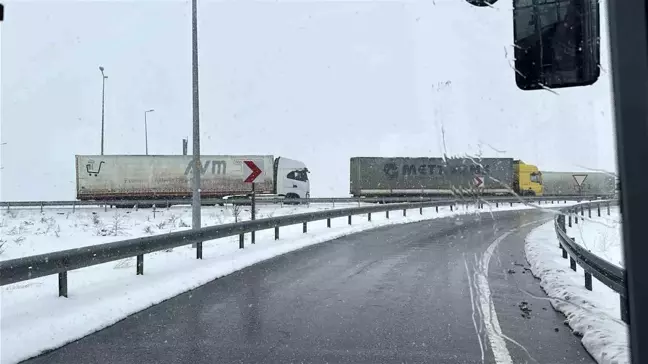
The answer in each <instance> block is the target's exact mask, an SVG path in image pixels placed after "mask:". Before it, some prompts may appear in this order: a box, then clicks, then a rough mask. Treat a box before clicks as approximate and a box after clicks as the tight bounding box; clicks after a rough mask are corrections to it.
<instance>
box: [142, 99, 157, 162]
mask: <svg viewBox="0 0 648 364" xmlns="http://www.w3.org/2000/svg"><path fill="white" fill-rule="evenodd" d="M153 111H155V110H153V109H151V110H146V111H144V141H145V143H146V155H148V126H147V124H146V114H148V113H150V112H153Z"/></svg>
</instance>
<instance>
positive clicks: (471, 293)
mask: <svg viewBox="0 0 648 364" xmlns="http://www.w3.org/2000/svg"><path fill="white" fill-rule="evenodd" d="M464 265H465V266H466V276H467V277H468V287H469V288H470V308H471V309H472V321H473V326H474V327H475V333H476V334H477V341H479V350H481V360H482V363H483V362H484V344H483V343H482V340H481V335H480V334H479V329H478V328H477V321H475V306H477V303H476V302H475V298H474V296H473V284H472V280H471V279H470V270H469V269H468V262H467V261H466V257H464ZM480 317H481V314H480Z"/></svg>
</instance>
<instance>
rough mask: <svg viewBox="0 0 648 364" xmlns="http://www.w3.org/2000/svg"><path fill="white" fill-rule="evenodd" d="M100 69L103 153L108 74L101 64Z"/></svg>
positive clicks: (102, 149) (102, 148)
mask: <svg viewBox="0 0 648 364" xmlns="http://www.w3.org/2000/svg"><path fill="white" fill-rule="evenodd" d="M99 71H101V155H103V154H104V106H105V104H106V78H108V76H106V75H105V74H104V68H103V67H102V66H99Z"/></svg>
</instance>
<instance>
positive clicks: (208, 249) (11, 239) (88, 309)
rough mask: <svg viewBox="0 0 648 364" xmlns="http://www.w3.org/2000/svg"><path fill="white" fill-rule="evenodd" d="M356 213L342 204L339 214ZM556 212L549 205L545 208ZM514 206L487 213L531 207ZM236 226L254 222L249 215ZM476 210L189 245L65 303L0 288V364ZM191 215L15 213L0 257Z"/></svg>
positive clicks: (171, 226) (266, 210) (207, 212)
mask: <svg viewBox="0 0 648 364" xmlns="http://www.w3.org/2000/svg"><path fill="white" fill-rule="evenodd" d="M352 205H353V206H357V204H355V205H354V204H347V205H341V204H336V206H335V207H336V208H339V207H349V206H352ZM332 207H333V206H332V205H328V204H327V205H312V206H311V207H280V206H263V207H260V211H259V214H258V216H259V217H269V216H279V215H285V214H293V213H301V212H306V211H317V210H321V209H327V208H332ZM549 207H551V206H549ZM527 208H530V207H529V206H524V205H521V204H515V205H514V206H513V207H509V206H508V205H506V206H504V207H500V208H497V209H496V208H495V207H494V205H493V206H491V208H489V207H488V206H486V210H482V211H489V210H490V211H508V210H518V209H527ZM243 210H244V211H241V212H240V213H239V219H248V218H249V207H244V208H243ZM477 211H480V210H477V209H475V207H474V206H472V207H468V208H464V207H463V206H461V207H460V208H459V209H458V210H455V211H454V212H451V211H450V209H449V207H442V208H439V212H438V213H436V212H435V209H434V208H427V209H425V210H424V214H423V215H419V211H418V209H416V210H410V211H408V214H407V215H408V216H407V217H403V216H402V213H400V212H398V211H394V212H392V213H391V214H390V217H391V219H389V220H388V219H386V218H385V214H373V216H372V221H371V222H368V221H367V219H366V216H355V217H354V219H353V222H354V223H353V225H352V226H349V225H347V221H346V219H345V218H339V219H334V220H332V222H331V228H330V229H328V228H327V227H326V222H325V221H319V222H314V223H310V224H309V231H308V233H307V234H302V231H301V229H302V227H301V225H294V226H289V227H284V228H281V239H280V240H278V241H275V240H274V232H273V231H272V230H265V231H260V232H257V239H256V240H257V243H256V244H255V245H251V244H250V243H249V236H246V247H245V249H244V250H240V249H238V237H230V238H223V239H218V240H214V241H210V242H207V243H205V244H204V247H203V258H204V259H203V260H196V259H195V251H194V250H193V249H191V247H190V246H185V247H180V248H175V249H173V250H172V251H166V252H158V253H152V254H147V255H145V257H144V275H143V276H136V275H135V258H131V259H125V260H121V261H116V262H110V263H105V264H101V265H97V266H93V267H88V268H83V269H79V270H74V271H71V272H69V273H68V291H69V292H68V293H69V297H68V298H59V297H57V276H55V275H54V276H49V277H43V278H38V279H34V280H30V281H25V282H20V283H16V284H12V285H8V286H4V287H2V290H1V295H0V297H1V302H0V304H1V308H2V322H1V331H2V337H1V338H0V344H1V346H0V353H1V356H0V358H1V362H2V363H15V362H18V361H20V360H24V359H26V358H29V357H32V356H35V355H37V354H39V353H40V352H42V351H44V350H47V349H53V348H56V347H59V346H62V345H64V344H66V343H68V342H70V341H73V340H75V339H78V338H80V337H83V336H85V335H88V334H90V333H92V332H94V331H97V330H99V329H101V328H104V327H106V326H109V325H111V324H113V323H115V322H117V321H119V320H120V319H123V318H124V317H126V316H128V315H130V314H132V313H135V312H137V311H141V310H143V309H145V308H147V307H149V306H151V305H154V304H156V303H159V302H161V301H163V300H166V299H168V298H170V297H173V296H176V295H178V294H180V293H183V292H186V291H188V290H191V289H193V288H195V287H198V286H200V285H202V284H205V283H207V282H209V281H212V280H214V279H216V278H218V277H221V276H224V275H227V274H229V273H232V272H234V271H236V270H239V269H242V268H245V267H247V266H250V265H252V264H255V263H257V262H260V261H263V260H266V259H269V258H272V257H274V256H277V255H280V254H283V253H286V252H290V251H293V250H296V249H300V248H303V247H306V246H309V245H313V244H317V243H320V242H324V241H327V240H331V239H334V238H337V237H341V236H344V235H348V234H351V233H354V232H358V231H362V230H366V229H370V228H374V227H378V226H385V225H390V224H402V223H408V222H415V221H420V220H425V219H433V218H439V217H447V216H453V215H457V214H466V213H475V212H477ZM234 215H235V213H233V211H232V209H231V208H221V207H210V208H204V209H203V224H204V225H213V224H219V223H225V222H231V221H233V220H234V219H235V217H234ZM190 217H191V214H190V208H189V207H180V208H170V209H168V210H166V209H164V210H158V211H156V212H155V214H154V213H153V211H152V210H151V209H146V210H144V209H140V210H139V211H127V210H108V211H107V212H104V211H103V210H87V209H81V210H77V211H76V212H74V213H73V212H72V211H71V210H70V209H64V210H47V209H46V210H44V211H43V212H42V213H41V212H40V210H39V209H34V210H11V211H9V212H6V211H4V212H2V220H1V221H2V227H1V232H0V234H1V236H2V239H3V242H4V245H3V253H2V254H1V255H0V258H1V259H10V258H16V257H21V256H26V255H32V254H38V253H45V252H51V251H56V250H61V249H69V248H74V247H80V246H87V245H92V244H98V243H105V242H109V241H116V240H120V239H126V238H131V237H136V236H143V235H148V234H158V233H167V232H170V231H178V230H182V229H188V228H189V226H188V225H189V224H190V222H191V218H190Z"/></svg>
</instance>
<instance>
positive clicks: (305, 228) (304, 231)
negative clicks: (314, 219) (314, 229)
mask: <svg viewBox="0 0 648 364" xmlns="http://www.w3.org/2000/svg"><path fill="white" fill-rule="evenodd" d="M307 232H308V225H307V223H306V222H305V223H304V225H303V226H302V233H304V234H306V233H307Z"/></svg>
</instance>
